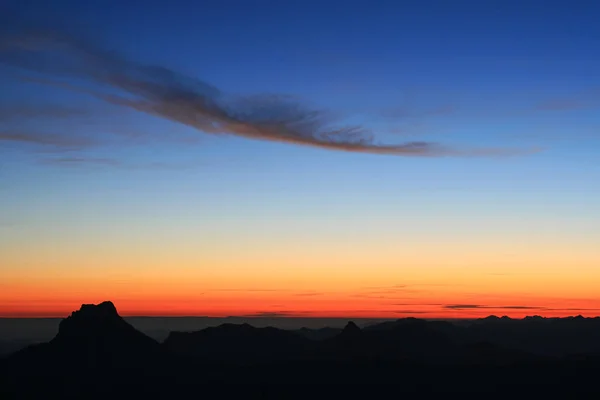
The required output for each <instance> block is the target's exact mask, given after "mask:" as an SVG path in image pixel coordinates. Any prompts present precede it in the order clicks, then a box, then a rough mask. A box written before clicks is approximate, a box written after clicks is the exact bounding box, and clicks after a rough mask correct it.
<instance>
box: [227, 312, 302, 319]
mask: <svg viewBox="0 0 600 400" xmlns="http://www.w3.org/2000/svg"><path fill="white" fill-rule="evenodd" d="M305 314H308V313H307V312H306V311H258V312H256V313H252V314H246V315H239V316H238V317H242V318H282V317H296V316H298V315H305Z"/></svg>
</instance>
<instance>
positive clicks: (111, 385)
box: [0, 302, 600, 399]
mask: <svg viewBox="0 0 600 400" xmlns="http://www.w3.org/2000/svg"><path fill="white" fill-rule="evenodd" d="M599 321H600V319H597V318H582V317H581V318H580V317H574V318H560V319H558V318H541V317H533V318H525V319H523V320H512V319H510V318H486V319H481V320H476V321H472V322H471V323H469V324H467V325H464V324H453V323H450V322H444V321H425V320H420V319H415V318H404V319H399V320H396V321H387V322H383V323H380V324H375V325H371V326H368V327H365V328H362V329H361V328H360V327H358V326H357V325H356V324H355V323H354V322H352V321H350V322H348V323H347V325H346V326H345V327H344V329H341V330H340V329H334V330H331V329H330V330H325V331H321V332H319V333H320V334H319V335H317V334H315V336H314V337H313V338H311V337H310V336H311V335H312V334H314V332H313V331H312V330H307V329H301V330H296V331H288V330H283V329H277V328H272V327H267V328H256V327H253V326H251V325H249V324H230V323H226V324H222V325H220V326H216V327H211V328H206V329H203V330H200V331H196V332H171V333H170V334H169V336H168V337H167V339H166V340H165V341H164V342H163V343H158V342H156V341H155V340H153V339H151V338H150V337H148V336H146V335H145V334H143V333H141V332H139V331H138V330H136V329H135V328H134V327H133V326H131V325H130V324H129V323H127V322H126V321H125V320H123V319H122V318H121V317H120V316H119V314H118V312H117V310H116V308H115V306H114V304H112V303H111V302H103V303H100V304H97V305H87V304H84V305H82V306H81V308H80V309H79V310H78V311H75V312H73V313H72V314H71V315H70V316H68V317H67V318H65V319H64V320H62V321H61V323H60V325H59V331H58V333H57V335H56V336H55V337H54V338H53V339H52V340H50V341H49V342H48V343H44V344H40V345H35V346H30V347H27V348H25V349H22V350H20V351H18V352H16V353H13V354H11V355H10V356H8V357H6V358H4V359H1V360H0V391H1V392H0V396H1V398H2V399H5V398H7V399H8V398H48V397H50V398H90V397H94V396H100V397H104V398H106V397H119V398H123V397H134V398H158V397H161V398H165V397H167V398H173V397H183V396H187V394H188V393H189V390H190V388H198V387H199V386H198V385H203V384H207V383H213V384H214V383H216V384H220V385H224V386H221V387H222V388H229V387H230V386H229V385H230V384H232V383H252V384H260V385H262V386H260V387H262V388H263V389H260V390H258V391H247V392H245V394H244V396H245V397H246V398H265V397H267V398H268V397H269V396H271V397H270V398H282V397H285V398H292V397H293V396H297V397H300V394H299V392H295V391H285V390H284V389H283V388H282V387H278V386H274V385H276V384H282V383H289V384H294V385H298V384H306V383H329V384H332V383H335V384H338V385H346V386H348V385H354V384H357V383H370V384H375V383H377V384H383V383H385V384H390V383H395V384H398V385H401V386H399V387H398V388H397V389H395V390H396V393H404V392H411V393H420V394H421V395H423V394H424V393H431V392H446V393H448V392H465V391H469V392H473V391H475V392H479V393H484V392H485V393H489V392H493V393H498V391H500V390H502V391H505V390H506V391H511V390H515V389H516V388H518V390H521V391H522V390H525V389H524V388H529V389H530V390H532V391H534V393H535V394H536V395H539V394H540V393H542V392H543V391H544V390H546V391H547V393H551V394H556V393H559V392H560V393H566V394H567V395H572V394H573V393H582V392H585V393H588V392H594V391H596V392H598V388H597V387H596V385H595V384H594V379H595V378H594V377H595V374H596V371H598V370H600V352H598V351H596V350H594V349H597V348H598V340H599V338H600V336H599V333H600V326H599ZM309 332H311V333H309ZM542 336H543V337H542ZM544 337H545V338H546V339H544ZM533 339H536V340H540V341H541V343H542V344H541V345H539V344H538V345H536V344H535V343H533V342H532V341H533ZM560 340H564V341H567V342H568V343H571V345H565V344H562V346H561V345H558V347H559V348H560V349H559V350H558V351H554V352H552V351H548V350H552V344H553V343H556V341H560ZM582 342H583V344H582ZM510 343H512V344H515V347H511V346H509V345H507V344H510ZM532 343H533V345H531V344H532ZM573 343H575V344H573ZM530 345H531V346H530ZM584 345H585V346H587V347H585V346H584ZM523 348H530V350H523ZM531 349H533V350H535V349H541V350H544V351H542V352H538V353H536V351H533V350H531ZM565 349H567V353H566V354H567V355H565V354H563V353H560V352H561V351H563V350H565ZM572 349H575V350H580V349H587V350H585V351H574V352H570V351H571V350H572ZM549 353H556V354H559V353H560V354H561V355H551V354H549ZM574 371H576V373H575V372H574ZM433 382H435V384H433ZM289 387H290V388H291V387H293V385H291V386H289ZM342 387H345V386H342ZM268 388H270V389H268ZM277 388H278V389H277ZM529 389H528V390H529ZM223 390H225V389H223ZM340 393H341V392H338V394H340ZM350 393H351V394H356V393H355V392H354V391H350ZM222 395H223V396H225V392H223V393H222ZM371 395H372V393H371ZM312 396H313V397H314V394H312Z"/></svg>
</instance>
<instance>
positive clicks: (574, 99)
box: [534, 88, 600, 111]
mask: <svg viewBox="0 0 600 400" xmlns="http://www.w3.org/2000/svg"><path fill="white" fill-rule="evenodd" d="M534 108H535V109H536V110H538V111H577V110H585V109H593V108H600V89H597V88H596V89H591V90H587V91H585V92H583V93H579V94H578V95H574V96H570V97H563V98H559V97H557V98H553V99H548V100H544V101H541V102H539V103H538V104H536V105H535V106H534Z"/></svg>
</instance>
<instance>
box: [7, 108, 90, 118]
mask: <svg viewBox="0 0 600 400" xmlns="http://www.w3.org/2000/svg"><path fill="white" fill-rule="evenodd" d="M88 115H89V111H88V110H85V109H83V108H79V107H66V106H60V105H56V104H16V105H15V104H10V105H8V104H2V105H0V121H7V120H13V119H24V118H26V119H32V118H73V117H82V116H88Z"/></svg>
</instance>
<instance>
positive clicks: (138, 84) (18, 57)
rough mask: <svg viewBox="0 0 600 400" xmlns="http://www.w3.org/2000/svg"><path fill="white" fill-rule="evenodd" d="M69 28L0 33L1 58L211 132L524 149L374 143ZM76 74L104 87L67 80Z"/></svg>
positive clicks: (296, 107)
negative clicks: (119, 51) (134, 57)
mask: <svg viewBox="0 0 600 400" xmlns="http://www.w3.org/2000/svg"><path fill="white" fill-rule="evenodd" d="M80 37H81V36H80V35H75V34H68V33H66V31H60V32H59V31H56V30H41V29H36V30H30V31H26V32H21V33H19V34H15V32H14V30H13V32H11V34H10V35H9V34H6V33H5V34H4V35H2V36H0V62H4V63H5V64H9V65H11V66H12V67H17V68H20V69H26V70H29V71H33V72H39V73H46V74H51V75H53V76H54V78H56V79H55V80H54V84H55V85H57V86H60V87H63V88H67V89H70V90H76V91H78V92H82V93H87V94H90V95H93V96H95V97H96V98H98V99H101V100H103V101H105V102H108V103H110V104H113V105H117V106H121V107H126V108H130V109H133V110H137V111H139V112H143V113H146V114H150V115H154V116H157V117H160V118H164V119H166V120H170V121H174V122H178V123H181V124H184V125H187V126H190V127H193V128H195V129H198V130H199V131H202V132H205V133H209V134H219V135H220V134H233V135H237V136H242V137H247V138H251V139H260V140H269V141H276V142H284V143H292V144H298V145H306V146H312V147H318V148H323V149H330V150H340V151H348V152H359V153H371V154H390V155H401V156H490V155H515V154H523V153H529V152H530V151H529V150H525V151H523V150H518V149H502V148H487V149H474V150H468V149H465V150H462V149H452V148H449V147H446V146H442V145H440V144H437V143H430V142H422V141H419V142H405V143H402V144H393V145H387V144H378V143H376V141H375V136H374V134H373V132H371V131H370V130H369V129H368V128H366V127H364V126H360V125H344V124H340V123H339V120H337V119H336V118H334V117H333V115H332V114H331V113H330V112H327V111H325V110H320V109H317V108H314V107H311V106H309V105H307V104H304V103H303V102H301V101H299V100H297V99H295V98H293V97H290V96H281V95H254V96H246V97H237V98H235V97H230V96H227V95H226V94H224V93H222V92H221V91H220V90H219V89H217V88H215V87H214V86H212V85H209V84H207V83H205V82H203V81H200V80H198V79H195V78H191V77H188V76H183V75H181V74H178V73H176V72H174V71H172V70H170V69H168V68H165V67H161V66H147V65H143V64H141V63H136V62H134V61H131V60H128V59H126V58H124V57H122V56H120V55H118V54H116V53H114V52H111V51H107V50H104V49H102V48H101V47H100V46H95V45H93V44H92V43H91V42H87V41H84V40H81V39H80ZM60 78H69V79H72V78H77V79H79V80H81V81H82V82H85V83H88V84H92V85H95V86H99V85H101V86H104V87H105V88H107V90H106V91H101V90H100V89H90V88H87V87H84V86H72V85H71V84H67V83H65V82H61V81H60V80H59V79H60Z"/></svg>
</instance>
